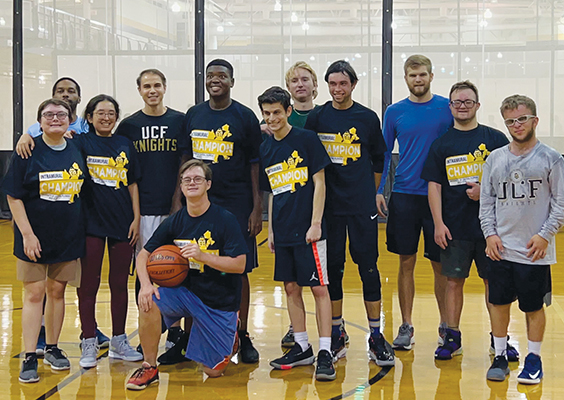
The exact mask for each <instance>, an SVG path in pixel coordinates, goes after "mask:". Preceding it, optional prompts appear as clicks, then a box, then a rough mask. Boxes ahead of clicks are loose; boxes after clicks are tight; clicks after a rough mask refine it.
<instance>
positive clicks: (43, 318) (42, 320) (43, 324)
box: [41, 316, 45, 326]
mask: <svg viewBox="0 0 564 400" xmlns="http://www.w3.org/2000/svg"><path fill="white" fill-rule="evenodd" d="M41 326H45V316H42V317H41Z"/></svg>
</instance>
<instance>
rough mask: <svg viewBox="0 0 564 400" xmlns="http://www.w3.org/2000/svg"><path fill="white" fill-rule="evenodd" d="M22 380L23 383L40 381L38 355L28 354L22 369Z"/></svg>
mask: <svg viewBox="0 0 564 400" xmlns="http://www.w3.org/2000/svg"><path fill="white" fill-rule="evenodd" d="M19 380H20V382H22V383H35V382H39V376H38V375H37V355H36V356H35V357H34V356H33V355H30V356H27V357H26V359H25V360H24V361H23V363H22V370H21V371H20V378H19Z"/></svg>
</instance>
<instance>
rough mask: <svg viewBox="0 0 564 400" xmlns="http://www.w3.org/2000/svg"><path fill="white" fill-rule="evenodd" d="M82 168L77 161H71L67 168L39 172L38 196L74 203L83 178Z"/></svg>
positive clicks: (44, 198) (43, 198) (48, 199)
mask: <svg viewBox="0 0 564 400" xmlns="http://www.w3.org/2000/svg"><path fill="white" fill-rule="evenodd" d="M81 176H82V170H81V169H80V167H79V166H78V164H77V163H73V164H72V166H71V167H70V168H69V170H68V171H67V170H63V171H50V172H40V173H39V197H40V198H41V199H42V200H47V201H68V202H69V204H71V203H74V198H75V196H78V195H79V193H80V189H81V188H82V184H83V183H84V179H82V178H81Z"/></svg>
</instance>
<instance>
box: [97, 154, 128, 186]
mask: <svg viewBox="0 0 564 400" xmlns="http://www.w3.org/2000/svg"><path fill="white" fill-rule="evenodd" d="M127 164H129V160H128V159H127V156H126V154H125V152H123V151H122V152H121V153H119V154H118V156H117V157H116V158H115V160H114V158H113V157H98V156H88V157H86V165H87V166H88V171H89V172H90V176H91V178H92V182H94V183H97V184H98V185H103V186H109V187H113V188H115V189H119V188H120V183H121V184H122V185H121V187H125V186H127V168H125V166H126V165H127Z"/></svg>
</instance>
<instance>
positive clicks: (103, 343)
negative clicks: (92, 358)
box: [96, 328, 110, 348]
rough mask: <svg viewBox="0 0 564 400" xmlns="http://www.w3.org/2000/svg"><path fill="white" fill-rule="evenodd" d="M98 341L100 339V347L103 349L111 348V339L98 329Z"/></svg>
mask: <svg viewBox="0 0 564 400" xmlns="http://www.w3.org/2000/svg"><path fill="white" fill-rule="evenodd" d="M96 339H98V346H100V347H101V348H106V347H110V338H109V337H107V336H106V335H104V334H103V333H102V332H101V331H100V329H98V328H96Z"/></svg>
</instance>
